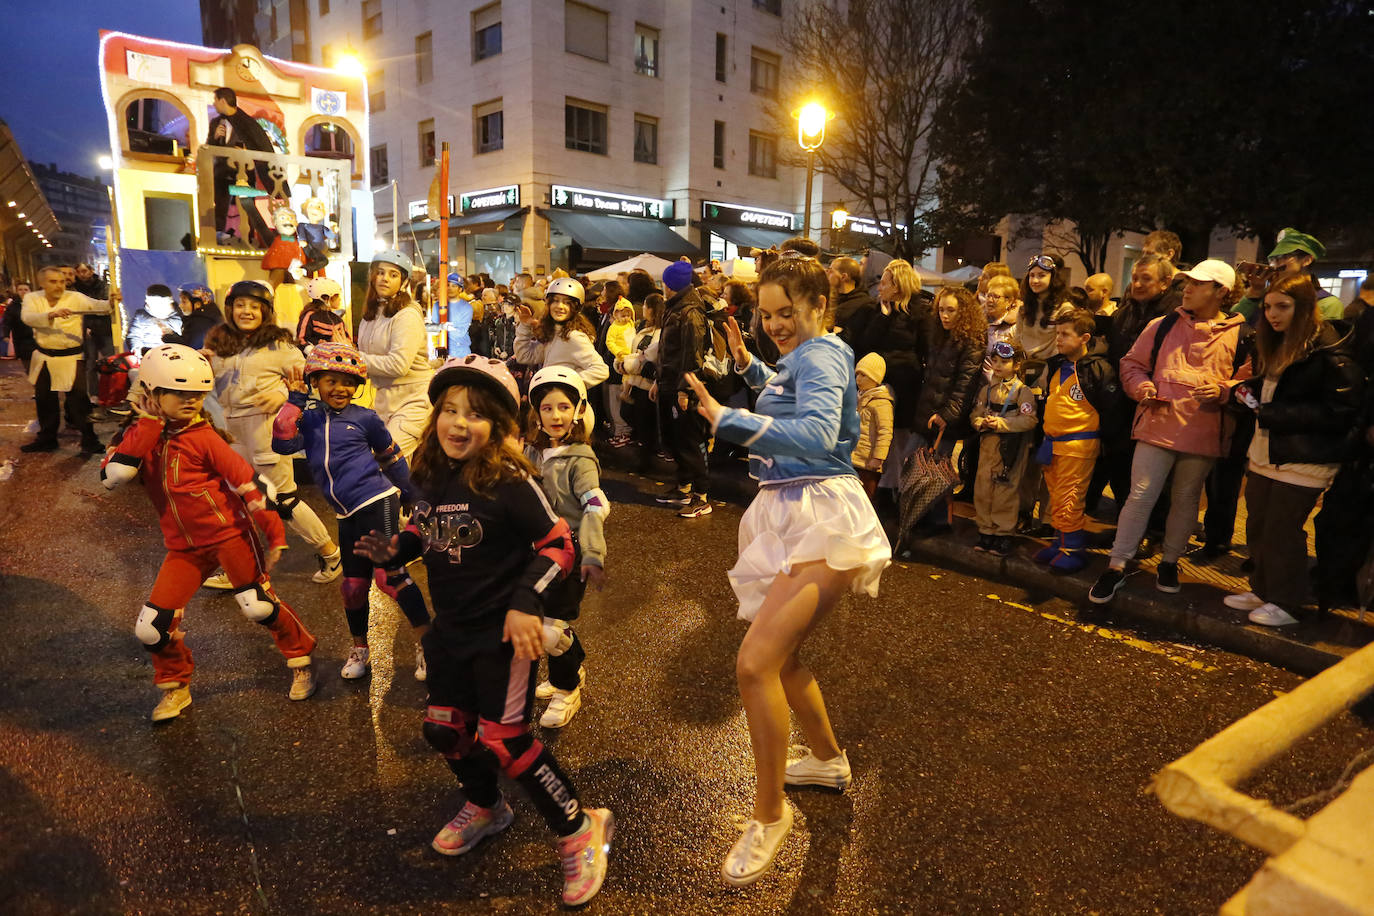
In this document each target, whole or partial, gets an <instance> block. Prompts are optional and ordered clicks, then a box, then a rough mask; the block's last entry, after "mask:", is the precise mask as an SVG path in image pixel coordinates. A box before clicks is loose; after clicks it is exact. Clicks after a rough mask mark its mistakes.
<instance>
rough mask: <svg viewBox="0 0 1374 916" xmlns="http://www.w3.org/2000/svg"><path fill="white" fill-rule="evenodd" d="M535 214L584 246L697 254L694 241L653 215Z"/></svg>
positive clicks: (634, 251) (698, 254) (617, 249)
mask: <svg viewBox="0 0 1374 916" xmlns="http://www.w3.org/2000/svg"><path fill="white" fill-rule="evenodd" d="M538 212H539V214H540V215H541V216H543V217H546V218H547V219H548V221H549V222H551V223H553V224H554V226H555V227H557V228H558V230H559V231H560V232H563V233H564V234H566V235H570V236H572V237H573V238H574V239H576V240H577V244H579V245H581V246H582V247H583V248H584V249H597V250H600V251H628V252H631V253H634V254H638V253H639V252H641V251H647V252H649V253H650V254H656V255H661V256H663V257H668V258H676V257H678V256H680V255H684V254H685V255H688V256H689V257H696V256H700V254H701V252H700V251H699V250H698V249H697V247H696V246H695V245H693V244H692V243H691V242H689V241H687V240H686V239H684V238H683V237H682V236H680V235H678V234H677V233H676V232H674V231H673V230H671V229H669V228H668V227H667V226H665V225H664V224H663V223H660V222H659V221H658V220H654V219H633V218H630V217H624V216H599V215H598V214H595V213H574V212H572V211H569V210H540V211H538Z"/></svg>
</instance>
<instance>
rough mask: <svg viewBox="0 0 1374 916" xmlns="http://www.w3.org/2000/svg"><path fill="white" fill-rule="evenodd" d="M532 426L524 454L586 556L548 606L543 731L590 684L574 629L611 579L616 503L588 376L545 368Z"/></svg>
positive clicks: (572, 708)
mask: <svg viewBox="0 0 1374 916" xmlns="http://www.w3.org/2000/svg"><path fill="white" fill-rule="evenodd" d="M530 407H531V408H532V410H531V423H530V429H529V431H528V435H527V437H526V438H527V441H528V442H529V443H530V445H529V446H528V447H527V449H526V453H527V454H528V455H529V456H530V458H531V461H532V462H533V464H534V466H535V467H536V468H538V469H539V480H540V483H541V484H542V486H543V488H544V495H545V496H547V497H548V498H549V504H550V505H551V506H553V508H554V511H555V512H557V513H558V514H559V516H560V517H561V518H562V519H563V520H564V521H565V522H567V523H568V525H569V526H570V527H572V528H573V529H574V530H575V532H576V534H577V538H576V540H574V541H573V545H574V547H576V548H578V552H579V554H580V556H581V559H580V561H579V562H575V563H574V566H573V568H574V570H575V571H576V572H577V573H579V574H578V575H572V576H569V577H568V578H567V579H565V580H564V581H563V583H562V584H561V586H560V587H559V588H558V589H556V590H555V591H554V593H553V594H552V595H551V596H550V600H549V601H548V602H546V603H545V606H544V648H545V649H546V650H547V651H548V653H549V679H548V680H547V681H544V682H543V683H541V684H540V685H539V686H538V687H537V688H535V696H536V697H539V698H540V699H547V700H548V701H549V706H548V708H547V709H545V710H544V714H543V715H542V716H541V717H540V718H539V724H540V725H542V726H544V727H545V728H562V727H563V726H564V725H567V724H568V723H569V722H570V721H572V717H573V716H574V715H576V714H577V711H578V710H579V709H581V708H582V685H583V684H584V683H585V682H586V680H587V672H586V669H585V668H583V667H582V662H583V660H584V659H585V658H586V652H585V651H584V650H583V648H582V640H581V639H580V638H578V635H577V633H576V632H575V631H574V630H573V628H572V621H574V620H576V619H577V617H578V614H579V611H580V609H581V605H582V595H583V593H584V592H585V590H586V588H587V586H588V585H590V586H591V587H592V588H594V589H595V590H597V591H600V590H601V588H602V586H603V584H604V582H605V579H606V576H605V573H604V572H603V569H604V567H605V565H606V535H605V531H604V528H603V526H604V524H605V520H606V516H607V515H609V514H610V512H611V503H610V500H608V499H607V498H606V494H605V493H604V492H602V490H601V465H600V464H599V463H598V462H597V460H596V453H595V452H593V451H592V447H591V444H590V442H591V429H590V428H589V420H588V417H589V416H590V410H589V409H588V405H587V389H586V388H584V387H583V386H582V379H581V378H580V377H579V376H578V374H577V373H576V372H574V371H573V370H571V369H569V368H568V367H567V366H545V367H544V368H543V369H540V370H539V371H538V372H536V373H535V374H534V378H533V379H531V380H530Z"/></svg>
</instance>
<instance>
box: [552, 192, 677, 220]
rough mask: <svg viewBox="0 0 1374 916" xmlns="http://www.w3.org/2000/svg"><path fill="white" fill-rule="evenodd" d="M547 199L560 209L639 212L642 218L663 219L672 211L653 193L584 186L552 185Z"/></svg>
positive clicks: (625, 214)
mask: <svg viewBox="0 0 1374 916" xmlns="http://www.w3.org/2000/svg"><path fill="white" fill-rule="evenodd" d="M549 199H550V200H551V201H552V202H553V205H554V206H555V207H559V208H560V209H563V210H586V211H589V212H591V213H604V214H606V215H608V216H638V217H642V218H645V219H665V218H668V217H671V216H672V215H673V208H672V206H671V205H665V204H664V202H663V201H661V200H658V199H656V198H653V197H632V196H630V195H628V194H612V193H610V192H609V191H588V190H586V189H585V188H570V187H568V186H567V185H563V184H556V185H553V187H552V188H551V193H550V195H549Z"/></svg>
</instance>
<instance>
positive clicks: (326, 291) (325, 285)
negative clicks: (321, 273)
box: [305, 277, 343, 299]
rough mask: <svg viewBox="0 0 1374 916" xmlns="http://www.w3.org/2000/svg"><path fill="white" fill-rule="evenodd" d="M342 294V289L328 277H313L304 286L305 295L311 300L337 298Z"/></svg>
mask: <svg viewBox="0 0 1374 916" xmlns="http://www.w3.org/2000/svg"><path fill="white" fill-rule="evenodd" d="M342 292H343V287H342V286H340V285H339V284H338V283H336V282H335V281H333V280H331V279H329V278H328V277H313V278H312V279H311V280H310V282H308V283H306V284H305V294H306V295H307V296H309V297H310V298H311V299H323V298H324V297H325V296H337V295H339V294H340V293H342Z"/></svg>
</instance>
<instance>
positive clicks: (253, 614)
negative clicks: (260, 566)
mask: <svg viewBox="0 0 1374 916" xmlns="http://www.w3.org/2000/svg"><path fill="white" fill-rule="evenodd" d="M234 600H235V601H237V602H238V605H239V610H240V611H242V612H243V616H245V617H247V618H248V619H249V620H251V621H253V622H254V623H260V624H262V625H263V626H270V625H271V624H272V623H274V622H275V621H276V619H277V611H278V610H280V609H281V602H279V601H278V600H277V596H276V595H273V594H272V593H271V592H269V591H268V590H267V589H266V588H265V587H264V586H263V584H262V583H261V582H254V583H253V584H252V585H249V586H246V587H244V588H241V589H239V590H238V591H236V592H234Z"/></svg>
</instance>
